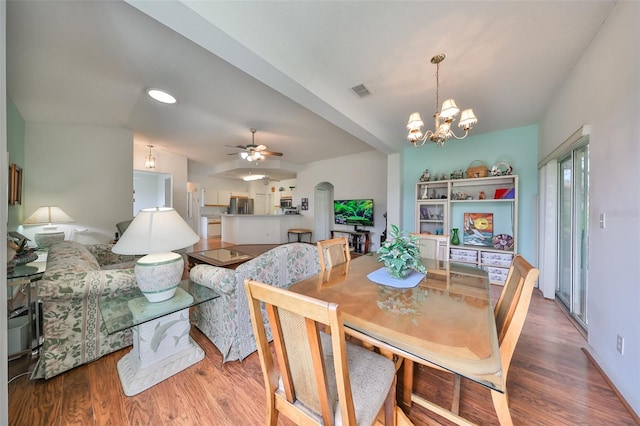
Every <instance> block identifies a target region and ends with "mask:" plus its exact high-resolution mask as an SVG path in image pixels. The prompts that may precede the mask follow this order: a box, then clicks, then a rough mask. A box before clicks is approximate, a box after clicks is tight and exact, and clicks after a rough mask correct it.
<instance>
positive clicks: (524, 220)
mask: <svg viewBox="0 0 640 426" xmlns="http://www.w3.org/2000/svg"><path fill="white" fill-rule="evenodd" d="M456 130H458V129H457V128H456ZM407 145H409V142H407ZM537 158H538V126H537V125H535V126H526V127H518V128H514V129H508V130H503V131H500V132H494V133H487V134H482V135H478V136H468V137H467V138H466V139H463V140H450V141H449V142H447V143H446V145H445V147H444V148H438V147H437V146H435V144H431V143H429V144H427V145H425V146H423V147H421V148H414V147H412V146H410V145H409V146H408V147H407V148H405V149H404V150H403V152H402V164H403V166H402V167H403V176H402V178H403V182H404V184H403V185H404V186H403V189H402V199H403V203H402V205H403V213H402V220H403V224H402V227H403V229H406V230H411V231H413V230H414V228H415V184H416V182H418V180H419V179H420V176H421V175H422V172H424V170H425V169H429V171H430V172H431V176H432V177H433V176H434V174H438V175H440V174H442V173H445V174H446V175H447V176H448V175H449V173H451V172H452V171H455V170H459V169H462V171H465V170H466V169H467V167H468V166H469V164H470V163H471V162H472V161H474V160H481V161H483V162H484V164H485V165H486V166H487V167H489V169H491V166H492V165H493V164H495V163H496V162H498V161H506V162H507V163H509V164H510V165H511V166H512V167H513V170H514V171H513V173H514V174H516V175H518V181H519V188H518V216H519V217H518V252H520V253H521V254H522V255H523V256H524V257H525V258H526V259H527V260H529V261H530V262H532V263H536V262H535V261H536V246H535V241H536V232H537V228H536V221H537V219H536V217H537V194H538V166H537Z"/></svg>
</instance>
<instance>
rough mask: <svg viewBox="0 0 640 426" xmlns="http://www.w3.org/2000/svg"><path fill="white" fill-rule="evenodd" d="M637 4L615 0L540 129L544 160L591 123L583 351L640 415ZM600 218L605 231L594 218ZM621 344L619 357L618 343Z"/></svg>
mask: <svg viewBox="0 0 640 426" xmlns="http://www.w3.org/2000/svg"><path fill="white" fill-rule="evenodd" d="M639 52H640V2H635V1H632V2H626V1H625V2H618V3H617V4H616V6H615V8H614V10H613V12H612V13H611V15H610V16H609V18H608V19H607V21H606V22H605V23H604V25H603V27H602V29H601V30H600V32H599V33H598V35H597V36H596V38H595V39H594V40H593V42H592V43H591V46H589V48H588V50H587V51H586V53H585V54H584V56H583V57H582V58H581V60H580V61H579V62H578V64H577V65H576V67H575V69H574V71H573V73H572V75H571V76H570V77H569V78H568V79H567V81H566V82H565V84H564V86H563V87H562V88H561V89H560V90H559V91H558V95H557V97H556V98H555V100H554V101H553V103H552V104H551V105H550V107H549V109H548V110H547V112H546V114H545V116H544V118H543V120H542V122H541V125H540V150H539V153H540V154H539V155H540V157H539V158H541V159H542V158H544V157H545V156H546V155H548V154H549V153H551V152H552V151H553V149H554V148H556V147H557V146H558V145H560V144H561V143H562V142H563V141H564V140H565V139H566V138H567V137H569V136H570V135H571V134H572V133H573V132H574V131H575V130H576V129H578V128H579V127H580V126H582V125H583V124H589V125H591V136H590V149H591V152H590V160H591V162H590V180H589V184H590V191H591V193H590V194H589V196H590V206H589V216H590V220H589V228H590V238H589V284H588V288H589V293H588V300H587V310H588V321H589V348H590V352H591V353H592V354H593V356H594V357H595V359H596V360H597V362H598V364H599V365H600V367H602V368H603V369H604V371H605V372H606V374H607V376H608V377H609V378H610V379H611V380H612V381H613V383H614V384H615V386H616V387H617V388H618V390H620V392H621V393H622V395H623V396H624V398H625V399H626V400H627V401H628V402H629V403H630V404H631V406H632V407H633V409H634V410H635V412H636V413H640V368H639V367H638V363H639V362H638V361H639V360H640V284H639V283H640V278H639V277H640V261H639V259H640V185H639V184H638V182H639V181H640V177H639V176H638V174H639V171H640V132H639V131H638V125H639V122H638V118H639V117H640V99H639V96H640V67H639V66H638V63H639V57H640V55H639ZM601 213H605V214H606V228H605V229H600V228H599V216H600V214H601ZM618 334H619V335H622V336H623V337H624V338H625V348H624V355H620V354H619V353H618V352H616V337H617V335H618Z"/></svg>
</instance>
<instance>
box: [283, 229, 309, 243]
mask: <svg viewBox="0 0 640 426" xmlns="http://www.w3.org/2000/svg"><path fill="white" fill-rule="evenodd" d="M291 234H293V235H297V236H298V242H301V241H302V236H303V235H306V234H308V235H309V242H311V229H306V228H291V229H289V230H288V231H287V242H291Z"/></svg>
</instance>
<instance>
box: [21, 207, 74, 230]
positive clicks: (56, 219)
mask: <svg viewBox="0 0 640 426" xmlns="http://www.w3.org/2000/svg"><path fill="white" fill-rule="evenodd" d="M66 222H73V219H72V218H71V216H69V215H68V214H66V213H65V212H64V211H62V209H61V208H60V207H55V206H44V207H39V208H38V209H37V210H36V211H35V212H33V213H32V214H31V216H29V217H28V218H27V219H26V220H25V221H24V223H25V224H26V225H35V224H38V223H66Z"/></svg>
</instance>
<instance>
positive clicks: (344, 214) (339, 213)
mask: <svg viewBox="0 0 640 426" xmlns="http://www.w3.org/2000/svg"><path fill="white" fill-rule="evenodd" d="M333 218H334V222H335V224H336V225H355V226H356V227H357V226H373V200H372V199H364V200H334V201H333Z"/></svg>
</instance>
